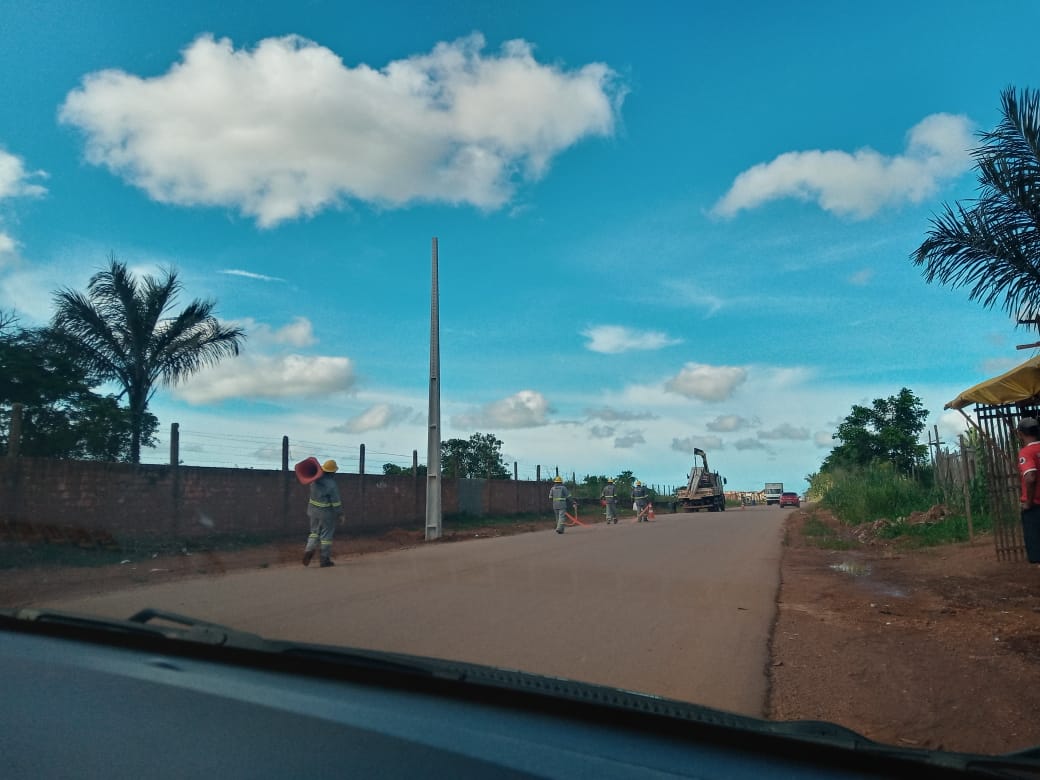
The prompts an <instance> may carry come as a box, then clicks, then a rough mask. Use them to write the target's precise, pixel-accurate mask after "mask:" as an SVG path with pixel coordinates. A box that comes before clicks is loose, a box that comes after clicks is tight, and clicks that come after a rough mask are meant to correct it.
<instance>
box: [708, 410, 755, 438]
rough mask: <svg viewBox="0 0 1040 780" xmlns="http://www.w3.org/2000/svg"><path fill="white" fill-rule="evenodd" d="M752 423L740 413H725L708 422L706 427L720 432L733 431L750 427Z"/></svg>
mask: <svg viewBox="0 0 1040 780" xmlns="http://www.w3.org/2000/svg"><path fill="white" fill-rule="evenodd" d="M750 425H751V422H750V421H749V420H746V419H745V418H743V417H741V416H740V415H738V414H723V415H719V416H718V417H716V418H715V419H714V420H712V421H711V422H709V423H707V424H706V425H705V426H704V427H705V428H707V429H708V430H709V431H717V432H719V433H731V432H733V431H741V430H744V429H745V428H748V427H749V426H750Z"/></svg>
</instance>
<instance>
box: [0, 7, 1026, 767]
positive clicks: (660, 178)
mask: <svg viewBox="0 0 1040 780" xmlns="http://www.w3.org/2000/svg"><path fill="white" fill-rule="evenodd" d="M0 16H2V19H3V22H2V24H0V73H2V74H3V80H2V85H3V86H2V97H3V105H4V110H3V111H2V112H0V608H13V609H25V608H31V609H33V610H56V611H64V612H71V613H76V614H80V615H88V616H101V617H106V618H119V619H126V618H129V617H130V616H131V615H134V614H135V613H138V612H139V611H140V610H143V609H154V610H160V611H167V612H173V613H178V614H181V615H186V616H191V617H193V618H196V619H198V620H201V621H207V622H211V623H218V624H222V625H225V626H228V627H231V628H234V629H239V630H241V631H244V632H250V633H254V634H258V635H261V636H263V637H269V638H274V639H279V640H289V641H294V642H300V643H322V644H327V645H335V646H340V647H346V648H360V649H364V650H372V651H389V652H393V653H402V654H410V655H415V656H422V657H430V658H436V659H451V660H457V661H466V662H472V663H475V664H485V665H488V666H492V667H499V668H507V669H516V670H522V671H524V672H530V673H536V674H541V675H549V676H553V677H559V678H570V679H574V680H579V681H583V682H590V683H596V684H600V685H605V686H610V687H613V688H619V689H623V690H626V691H633V692H639V693H646V694H651V695H654V696H659V697H665V698H669V699H675V700H680V701H683V702H689V703H693V704H697V705H705V706H707V707H711V708H717V709H719V710H724V711H726V712H730V713H738V714H740V715H747V716H751V717H754V718H761V719H763V720H766V721H798V720H818V721H827V722H830V723H835V724H838V725H841V726H844V727H847V728H849V729H852V730H854V731H856V732H858V733H860V734H862V735H864V736H865V737H867V738H869V739H872V740H876V741H878V742H881V743H884V744H886V745H892V746H898V747H900V748H907V749H922V750H942V751H959V752H972V753H986V754H1001V753H1008V752H1012V751H1020V750H1024V749H1026V748H1029V747H1032V746H1037V745H1040V720H1038V719H1037V717H1036V713H1037V712H1040V693H1038V691H1040V566H1037V565H1035V564H1036V563H1037V562H1040V508H1037V507H1040V491H1037V490H1036V488H1035V485H1036V483H1037V480H1036V479H1035V477H1036V474H1037V473H1040V467H1038V466H1037V465H1036V464H1037V463H1040V456H1038V459H1037V461H1036V463H1034V460H1032V458H1033V457H1034V455H1033V453H1034V452H1035V451H1036V450H1038V448H1037V447H1032V446H1031V445H1032V444H1033V443H1034V442H1036V441H1038V440H1040V434H1038V436H1037V437H1034V438H1031V437H1032V433H1033V432H1034V431H1035V428H1034V427H1032V426H1031V425H1030V423H1029V421H1030V420H1033V421H1034V422H1035V418H1036V417H1037V415H1038V414H1040V382H1038V379H1037V364H1036V357H1035V355H1036V354H1037V352H1036V350H1037V348H1038V346H1040V343H1037V342H1038V341H1040V338H1038V336H1037V332H1036V331H1037V328H1038V325H1040V318H1038V312H1040V284H1038V283H1037V279H1038V278H1040V273H1038V268H1040V256H1038V254H1037V247H1038V246H1040V238H1038V236H1040V223H1038V219H1037V214H1040V200H1038V198H1040V196H1038V193H1040V182H1038V181H1037V178H1038V173H1037V172H1038V170H1040V160H1038V158H1037V149H1040V73H1038V71H1037V65H1036V55H1035V46H1033V45H1032V43H1031V41H1029V40H1028V36H1027V38H1026V39H1024V40H1019V39H1016V38H1015V37H1014V36H1009V30H1019V29H1020V30H1030V29H1036V28H1037V26H1038V24H1040V5H1038V4H1036V3H1034V2H1025V1H1022V2H1018V1H1016V0H1001V1H1000V2H997V3H994V4H991V5H986V6H979V5H978V4H976V3H968V2H966V1H965V0H954V1H953V2H949V0H947V1H946V2H938V0H925V1H924V2H920V3H898V4H896V3H891V2H882V3H880V4H878V3H872V4H850V3H840V4H838V5H836V6H835V5H831V4H819V3H810V4H777V3H767V2H753V3H751V6H750V7H745V6H739V7H738V6H732V7H729V6H725V4H722V5H720V4H715V3H703V2H696V3H686V4H679V3H675V4H646V3H617V4H606V5H603V4H595V3H563V4H560V3H549V2H543V1H542V0H537V1H535V2H528V3H523V4H519V5H515V6H514V5H509V4H498V3H488V2H478V1H477V0H461V1H460V2H452V3H439V2H433V3H427V4H422V5H421V6H419V5H416V4H413V3H406V2H401V1H400V0H388V2H383V3H360V2H355V1H354V0H344V2H308V3H282V2H259V3H257V2H249V3H247V2H243V1H242V0H225V2H222V3H219V4H213V3H203V2H196V1H195V0H185V1H184V2H180V3H170V4H161V3H135V2H128V1H127V0H98V1H97V2H93V3H82V4H76V3H53V2H31V3H15V2H6V3H3V5H2V11H0ZM767 279H768V280H772V279H777V280H780V281H781V282H782V285H781V284H777V285H773V284H772V283H771V282H769V283H767V282H766V280H767ZM1008 372H1010V373H1011V375H1012V377H1011V379H1006V378H1005V379H1001V377H1002V376H1004V375H1005V374H1007V373H1008ZM1016 372H1017V373H1016ZM1005 380H1006V381H1005ZM979 388H982V389H979ZM1020 450H1021V452H1020ZM1034 511H1035V513H1036V515H1037V517H1034ZM41 685H46V682H45V681H43V682H41ZM187 725H188V724H186V727H187Z"/></svg>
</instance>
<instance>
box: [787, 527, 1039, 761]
mask: <svg viewBox="0 0 1040 780" xmlns="http://www.w3.org/2000/svg"><path fill="white" fill-rule="evenodd" d="M810 511H812V510H810ZM815 514H816V516H817V517H818V518H820V519H822V520H824V521H825V522H827V523H828V524H829V525H830V526H831V527H833V528H835V529H838V528H839V524H838V523H837V522H836V521H835V520H834V519H833V518H832V517H829V516H828V515H826V514H825V513H822V512H815ZM806 516H807V513H806V512H805V511H802V512H795V513H792V515H791V516H790V517H789V518H788V527H787V533H786V547H785V550H784V555H783V562H782V567H781V573H782V584H781V588H780V593H779V598H778V606H779V610H778V616H777V622H776V626H775V629H774V633H773V640H772V648H771V650H772V664H773V666H772V668H771V692H770V702H769V713H770V717H771V718H774V719H778V720H788V719H802V718H807V719H819V720H827V721H832V722H834V723H839V724H841V725H844V726H847V727H849V728H852V729H854V730H855V731H857V732H859V733H861V734H863V735H864V736H866V737H869V738H872V739H876V740H878V741H880V742H885V743H889V744H896V745H906V746H911V747H922V748H933V749H943V750H951V751H964V752H978V753H1005V752H1011V751H1015V750H1021V749H1024V748H1027V747H1032V746H1034V745H1038V744H1040V717H1038V714H1040V566H1035V565H1030V564H1027V563H1009V562H1000V561H998V560H997V557H996V553H995V552H994V548H993V541H992V539H991V538H990V537H988V536H984V537H982V538H979V539H977V540H976V541H975V543H974V544H967V543H965V544H955V545H948V546H943V547H935V548H928V549H921V550H913V551H907V550H900V549H898V548H897V547H895V546H891V545H889V546H879V545H870V546H863V547H858V548H857V549H854V550H841V551H835V550H826V549H820V548H818V547H815V546H812V544H811V538H810V537H806V536H804V535H803V534H802V532H801V528H802V525H803V523H804V522H805V518H806ZM839 533H841V532H840V531H839Z"/></svg>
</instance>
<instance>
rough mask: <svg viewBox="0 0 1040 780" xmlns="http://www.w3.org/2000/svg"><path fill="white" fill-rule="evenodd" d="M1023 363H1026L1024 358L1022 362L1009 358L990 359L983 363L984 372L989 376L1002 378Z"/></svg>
mask: <svg viewBox="0 0 1040 780" xmlns="http://www.w3.org/2000/svg"><path fill="white" fill-rule="evenodd" d="M1023 362H1025V359H1024V358H1023V359H1022V360H1017V359H1015V358H1007V357H999V358H990V359H989V360H984V361H982V371H983V372H984V373H985V374H987V375H988V376H1000V375H1001V374H1003V373H1006V372H1008V371H1010V370H1011V369H1013V368H1014V367H1015V366H1017V365H1019V364H1020V363H1023Z"/></svg>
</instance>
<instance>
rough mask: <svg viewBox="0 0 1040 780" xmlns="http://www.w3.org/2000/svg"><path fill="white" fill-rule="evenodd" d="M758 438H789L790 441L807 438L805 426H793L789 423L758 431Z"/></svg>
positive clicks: (807, 433)
mask: <svg viewBox="0 0 1040 780" xmlns="http://www.w3.org/2000/svg"><path fill="white" fill-rule="evenodd" d="M758 438H760V439H791V440H792V441H805V440H806V439H808V438H809V431H808V430H807V429H806V428H795V427H794V426H793V425H791V424H790V423H782V424H781V425H778V426H777V427H776V428H774V429H773V430H771V431H759V432H758Z"/></svg>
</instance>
